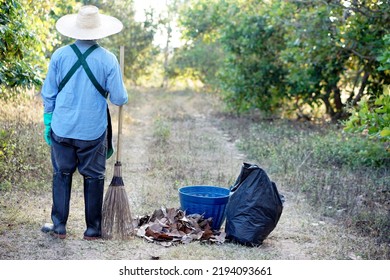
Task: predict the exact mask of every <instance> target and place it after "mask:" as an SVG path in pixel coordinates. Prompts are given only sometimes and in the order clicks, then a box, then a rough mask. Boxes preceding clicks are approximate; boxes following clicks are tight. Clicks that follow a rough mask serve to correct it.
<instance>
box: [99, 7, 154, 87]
mask: <svg viewBox="0 0 390 280" xmlns="http://www.w3.org/2000/svg"><path fill="white" fill-rule="evenodd" d="M96 4H97V5H98V6H99V4H98V3H96ZM100 8H101V9H102V10H103V11H104V12H106V13H107V14H109V15H111V16H114V17H117V18H118V19H119V20H120V21H121V22H122V23H123V25H124V29H123V30H122V31H121V32H120V33H119V34H116V35H113V36H110V37H109V38H106V39H103V40H102V43H103V44H104V45H105V46H107V48H109V49H111V50H112V51H113V52H114V53H115V54H116V55H119V46H125V76H126V77H127V78H129V79H130V80H131V81H132V82H133V83H134V84H137V80H138V78H139V77H140V76H141V75H145V74H147V72H146V71H147V69H148V68H147V66H149V65H150V64H151V63H152V62H153V59H154V58H155V56H156V54H157V53H158V51H157V49H156V48H155V47H154V45H153V39H154V35H155V33H156V25H155V24H154V23H153V17H154V14H153V11H150V12H148V13H147V14H146V19H145V21H144V22H142V23H140V22H136V21H135V20H134V14H135V11H134V8H133V1H132V0H121V1H104V3H102V4H100Z"/></svg>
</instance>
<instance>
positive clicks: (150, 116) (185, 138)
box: [0, 90, 389, 260]
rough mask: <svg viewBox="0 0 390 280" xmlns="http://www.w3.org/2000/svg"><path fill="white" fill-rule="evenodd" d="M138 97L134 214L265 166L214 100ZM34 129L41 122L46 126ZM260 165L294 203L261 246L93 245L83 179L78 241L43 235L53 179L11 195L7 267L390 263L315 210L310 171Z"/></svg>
mask: <svg viewBox="0 0 390 280" xmlns="http://www.w3.org/2000/svg"><path fill="white" fill-rule="evenodd" d="M132 95H133V98H132V102H131V103H130V104H129V105H127V106H125V108H124V109H125V110H124V124H123V141H124V142H123V156H122V164H123V165H122V177H123V181H124V185H125V187H126V191H127V194H128V196H129V198H130V201H129V202H130V207H131V210H132V214H133V216H136V215H144V214H151V213H152V212H153V211H154V210H155V209H157V208H159V207H161V206H166V207H178V206H179V199H178V191H177V190H178V188H179V187H181V186H185V185H197V184H208V185H218V186H222V187H229V186H230V184H231V183H232V182H233V181H234V180H235V179H236V176H238V173H239V171H240V168H241V164H242V162H243V161H253V160H256V159H255V157H254V154H252V153H250V154H249V156H246V155H243V154H242V152H240V151H239V150H238V149H237V147H236V145H235V144H236V143H235V141H236V139H237V136H240V135H243V134H242V133H241V132H243V130H245V129H246V127H247V126H246V122H243V121H238V122H236V121H237V120H233V119H230V118H226V116H225V115H220V114H216V113H217V112H218V111H217V108H219V106H220V105H219V101H218V100H216V99H215V98H214V97H213V96H207V95H199V94H195V93H192V92H160V91H157V90H156V91H154V92H153V91H150V90H149V91H147V92H144V91H138V92H135V91H134V92H133V93H132ZM111 112H112V113H113V123H116V109H115V108H112V110H111ZM38 115H39V114H38ZM38 117H40V115H39V116H37V118H38ZM34 122H35V123H37V124H38V123H40V119H34ZM114 129H115V126H114ZM114 135H115V131H114ZM42 141H43V140H42ZM260 143H261V142H260ZM304 158H305V157H304V156H303V157H302V158H300V159H299V162H302V160H304ZM46 160H47V161H49V157H47V159H46ZM257 161H258V162H257V163H258V164H259V165H261V166H262V167H263V168H264V169H265V170H266V171H267V172H268V174H269V176H270V178H272V179H273V180H274V181H275V182H276V183H277V185H278V188H279V190H280V192H281V193H282V194H284V195H285V197H286V199H287V201H286V204H285V208H284V212H283V214H282V217H281V219H280V222H279V224H278V226H277V227H276V229H275V230H274V231H273V232H272V233H271V235H270V236H269V238H268V239H266V240H265V242H264V244H263V245H262V246H261V247H259V248H248V247H243V246H240V245H234V244H223V245H209V244H203V243H199V242H193V243H190V244H188V245H179V246H174V247H169V248H165V247H162V246H160V245H156V244H152V243H148V242H146V241H144V240H143V239H140V238H134V239H133V240H129V241H121V240H104V241H97V242H87V241H84V240H82V233H83V231H84V226H85V225H84V205H83V196H82V185H81V178H80V176H79V175H77V174H76V175H75V177H74V184H73V189H72V199H71V213H70V217H69V222H68V232H69V237H68V238H67V239H66V240H62V241H60V240H56V239H53V238H51V237H50V236H48V235H45V234H43V233H41V232H40V231H39V229H40V226H41V225H42V224H43V223H44V222H47V219H49V215H50V207H51V193H50V189H49V186H50V180H47V181H45V182H44V184H43V185H42V186H40V187H41V188H40V189H38V190H37V189H35V190H27V191H25V190H22V189H21V188H20V187H19V186H14V187H13V188H12V190H3V191H2V194H1V199H0V208H1V211H0V215H1V217H0V218H1V221H2V224H1V227H0V230H1V231H0V259H151V258H156V257H158V258H160V259H183V260H184V259H195V260H196V259H230V260H231V259H242V260H245V259H248V260H249V259H250V260H256V259H378V258H379V259H380V258H382V259H383V258H386V257H387V256H388V255H386V254H387V252H388V250H389V249H388V248H387V247H386V246H383V245H378V244H377V243H376V242H375V239H373V238H370V237H365V236H362V235H359V234H357V233H356V232H354V231H353V230H351V229H350V228H348V227H345V226H343V225H340V224H338V223H337V222H336V219H335V218H334V217H330V216H324V215H323V213H321V211H320V212H319V211H318V210H317V209H316V207H313V206H311V205H310V204H309V203H308V200H307V197H306V196H305V193H304V192H302V191H297V190H296V189H294V188H292V187H291V184H292V183H293V180H297V179H298V178H299V177H300V176H304V175H305V173H304V172H303V170H301V171H300V173H298V175H297V176H296V177H294V178H293V179H292V178H290V177H289V176H287V175H286V174H285V175H283V172H281V170H279V168H282V170H283V168H285V167H286V168H287V169H288V168H289V165H286V166H283V164H280V166H281V167H280V166H279V164H276V163H275V164H274V165H272V164H271V162H270V161H266V160H265V159H264V160H260V158H258V159H257ZM279 163H280V162H279ZM113 166H114V160H113V159H110V160H109V161H108V163H107V180H110V178H112V176H113V170H114V168H113ZM287 169H286V170H287ZM45 172H46V171H45ZM340 175H342V174H340ZM307 176H308V175H307ZM307 178H308V177H307ZM107 183H108V182H107ZM295 184H297V183H295ZM26 233H30V234H26Z"/></svg>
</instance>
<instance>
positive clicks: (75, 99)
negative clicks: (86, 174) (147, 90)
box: [41, 40, 128, 140]
mask: <svg viewBox="0 0 390 280" xmlns="http://www.w3.org/2000/svg"><path fill="white" fill-rule="evenodd" d="M75 44H76V46H77V47H78V48H79V49H80V51H81V53H84V52H85V51H86V50H87V49H88V48H89V47H90V46H91V45H93V44H96V42H95V41H81V40H77V41H76V42H75ZM77 60H78V58H77V55H76V54H75V53H74V51H73V50H72V48H71V47H70V46H64V47H61V48H59V49H58V50H56V51H55V52H54V53H53V55H52V57H51V60H50V64H49V70H48V73H47V76H46V79H45V81H44V84H43V87H42V92H41V95H42V99H43V104H44V113H53V117H52V123H51V129H52V130H53V132H54V133H55V134H56V135H58V136H60V137H66V138H72V139H79V140H95V139H97V138H99V137H100V136H101V135H102V134H103V133H104V131H105V130H106V128H107V101H106V99H104V97H103V96H102V95H101V94H100V93H99V92H98V91H97V89H96V88H95V86H94V85H93V84H92V82H91V81H90V79H89V78H88V76H87V74H86V72H85V70H84V68H83V67H79V68H78V70H77V71H76V72H75V73H74V75H73V76H72V78H71V79H70V80H69V81H68V83H67V84H66V85H65V87H64V88H63V89H62V90H61V92H59V93H58V86H59V84H60V82H61V81H62V80H63V78H64V77H65V75H66V74H67V73H68V71H69V70H70V69H71V68H72V66H73V65H74V64H75V63H76V61H77ZM86 61H87V63H88V66H89V68H90V69H91V71H92V73H93V74H94V76H95V77H96V80H97V81H98V82H99V84H100V85H101V86H102V87H103V89H105V90H106V91H107V92H109V100H110V102H111V103H112V104H115V105H118V106H121V105H123V104H125V103H127V100H128V95H127V91H126V88H125V86H124V84H123V80H122V74H121V71H120V66H119V63H118V60H117V58H116V57H115V55H114V54H112V53H111V52H109V51H108V50H106V49H104V48H102V47H99V48H97V49H96V50H94V51H93V52H92V53H91V54H90V55H89V56H88V57H87V59H86Z"/></svg>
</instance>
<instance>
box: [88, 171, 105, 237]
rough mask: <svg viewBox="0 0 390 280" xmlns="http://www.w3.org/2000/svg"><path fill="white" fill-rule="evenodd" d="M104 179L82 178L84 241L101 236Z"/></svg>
mask: <svg viewBox="0 0 390 280" xmlns="http://www.w3.org/2000/svg"><path fill="white" fill-rule="evenodd" d="M103 195H104V179H93V178H84V203H85V222H86V224H87V230H86V231H85V232H84V239H87V240H94V239H99V238H101V236H102V230H101V223H102V206H103Z"/></svg>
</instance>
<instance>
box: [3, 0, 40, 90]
mask: <svg viewBox="0 0 390 280" xmlns="http://www.w3.org/2000/svg"><path fill="white" fill-rule="evenodd" d="M36 44H37V40H36V38H35V36H34V33H33V32H32V30H31V29H30V26H29V25H28V21H27V17H26V16H25V10H24V9H23V7H22V5H21V3H20V2H19V1H16V0H11V1H1V3H0V93H1V94H2V96H3V97H4V95H5V92H6V89H7V88H8V89H9V88H15V87H31V86H32V85H40V84H41V82H42V81H41V79H40V69H39V68H38V67H37V66H36V65H35V62H36V61H34V59H31V56H30V57H29V50H31V49H35V46H36Z"/></svg>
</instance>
